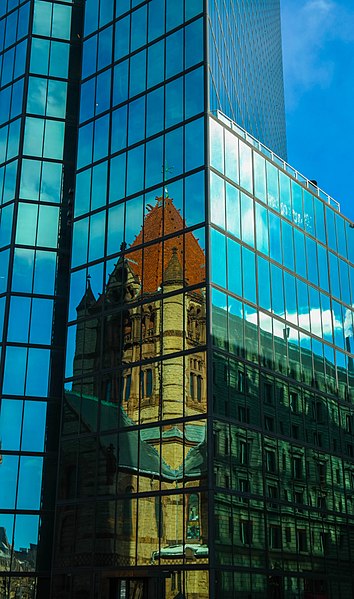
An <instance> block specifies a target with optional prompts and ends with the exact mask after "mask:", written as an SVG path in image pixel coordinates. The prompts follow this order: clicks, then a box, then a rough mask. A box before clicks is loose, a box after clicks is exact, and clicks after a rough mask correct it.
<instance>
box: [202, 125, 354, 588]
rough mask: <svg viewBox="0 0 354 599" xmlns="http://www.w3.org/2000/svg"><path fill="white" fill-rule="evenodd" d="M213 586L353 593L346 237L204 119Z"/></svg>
mask: <svg viewBox="0 0 354 599" xmlns="http://www.w3.org/2000/svg"><path fill="white" fill-rule="evenodd" d="M210 166H211V168H210V218H211V222H212V226H211V229H210V239H211V281H212V344H213V362H214V369H213V403H214V408H213V410H214V411H213V419H214V425H213V433H214V454H213V458H212V459H213V464H214V484H215V495H214V501H215V530H214V535H215V560H216V568H217V577H216V585H217V586H216V587H215V588H216V589H217V590H216V591H215V596H219V593H220V594H222V596H223V597H228V598H229V597H230V598H232V597H235V598H236V597H245V598H246V597H249V596H252V597H270V598H284V599H288V598H289V599H290V598H292V597H324V598H329V597H342V598H349V597H351V596H352V592H353V579H352V572H353V556H352V547H353V538H354V512H353V506H354V504H353V473H354V452H353V447H354V446H353V441H354V437H353V425H352V423H353V415H354V411H353V400H354V396H353V389H354V387H353V383H354V369H353V352H354V349H353V305H354V267H353V264H354V243H353V238H352V236H353V231H352V229H351V228H350V223H349V221H348V220H346V219H345V218H344V217H343V216H341V215H340V214H339V212H337V211H335V210H334V209H333V208H332V207H330V206H329V205H328V204H326V203H325V202H324V201H322V199H320V198H319V196H318V194H316V189H315V188H313V187H312V189H309V188H306V187H305V186H304V185H301V184H300V183H299V182H298V181H297V180H296V179H295V178H293V177H291V176H290V175H289V174H287V173H286V172H285V171H283V170H282V169H281V168H279V167H278V166H277V165H276V164H273V163H272V162H271V161H270V160H268V159H267V158H266V157H265V156H264V155H262V154H261V153H260V152H258V150H256V149H254V148H253V147H252V146H251V145H250V144H248V143H247V142H246V141H245V140H244V139H242V138H240V137H239V136H238V135H236V133H235V132H233V131H232V130H231V129H229V128H228V127H226V126H224V125H223V124H221V123H220V122H218V121H217V120H214V119H212V118H211V120H210Z"/></svg>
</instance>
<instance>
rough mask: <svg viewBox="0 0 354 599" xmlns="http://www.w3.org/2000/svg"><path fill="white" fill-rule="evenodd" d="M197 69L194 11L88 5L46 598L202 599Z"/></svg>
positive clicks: (165, 5) (200, 98) (201, 186)
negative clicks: (57, 471)
mask: <svg viewBox="0 0 354 599" xmlns="http://www.w3.org/2000/svg"><path fill="white" fill-rule="evenodd" d="M203 62H204V18H203V2H202V1H200V0H195V1H192V2H191V1H189V0H188V1H187V0H186V1H185V2H183V1H179V2H176V1H175V0H173V1H171V0H151V1H150V2H141V1H137V0H132V1H131V0H125V1H122V0H121V1H119V2H109V1H108V0H104V1H103V0H101V2H98V0H93V1H90V0H88V1H87V2H86V6H85V26H84V38H83V61H82V85H81V103H80V126H79V142H78V157H77V174H76V189H75V201H74V222H73V246H72V263H71V283H70V306H69V327H68V342H67V360H66V383H65V399H64V408H63V428H62V436H61V448H60V465H61V466H60V474H59V489H58V493H59V495H58V508H57V532H56V541H55V547H56V553H55V572H54V578H53V588H52V595H53V597H58V598H59V597H60V598H64V597H65V598H68V599H69V598H71V599H74V598H75V599H76V598H77V599H79V597H83V596H85V597H97V598H98V597H100V598H102V599H103V598H107V599H109V598H111V597H120V598H122V599H123V598H125V597H141V598H143V597H147V596H149V597H150V596H151V597H152V596H153V597H155V596H158V595H160V594H161V596H162V597H166V598H170V597H171V598H172V597H176V596H183V597H186V598H187V597H188V598H192V597H195V596H198V597H205V598H206V597H208V596H209V583H208V571H207V568H208V560H209V549H208V517H207V493H206V489H207V483H206V474H207V472H206V460H207V450H206V412H207V410H206V384H207V364H206V291H205V277H206V255H205V227H204V221H205V191H204V190H205V178H206V174H205V173H206V171H205V168H204V164H205V158H204V153H205V151H204V150H205V148H204V144H205V142H204V139H205V135H204V130H205V116H204V64H203ZM93 567H94V570H93Z"/></svg>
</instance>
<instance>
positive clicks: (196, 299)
mask: <svg viewBox="0 0 354 599" xmlns="http://www.w3.org/2000/svg"><path fill="white" fill-rule="evenodd" d="M204 291H205V290H204V289H203V288H202V289H196V290H193V291H190V292H184V293H175V294H174V295H170V296H167V297H164V298H163V299H162V297H161V296H160V297H159V296H157V297H156V299H155V300H154V299H153V298H152V300H151V303H148V304H144V305H143V306H142V307H140V306H139V305H135V306H134V305H133V306H132V307H131V308H130V309H129V310H128V305H125V311H124V310H123V311H122V306H121V310H120V311H114V312H113V311H112V312H107V313H106V314H102V306H101V305H100V301H101V300H100V299H98V300H97V302H98V304H99V305H98V306H96V305H95V304H96V301H94V300H93V297H92V292H90V291H89V297H91V298H92V301H91V302H86V303H85V300H84V301H81V302H80V305H79V306H78V309H77V313H78V317H79V322H78V324H77V325H74V326H71V327H70V328H69V330H68V342H67V366H66V377H70V378H71V377H72V376H78V375H82V374H85V373H91V372H95V371H97V370H98V369H100V368H101V367H105V368H112V367H113V368H116V367H117V366H119V364H120V363H121V361H123V362H128V363H133V362H137V361H140V360H142V359H151V358H154V357H160V356H164V355H167V354H172V353H176V352H180V351H183V350H185V349H193V348H197V347H200V346H202V345H204V344H205V342H206V330H205V321H206V318H205V293H204ZM108 293H109V294H110V290H108ZM108 300H109V297H108ZM83 316H85V317H86V318H85V320H83ZM149 318H150V320H149ZM146 327H148V330H146ZM172 327H173V328H172ZM112 339H115V342H114V344H113V345H112ZM142 344H143V347H141V346H142Z"/></svg>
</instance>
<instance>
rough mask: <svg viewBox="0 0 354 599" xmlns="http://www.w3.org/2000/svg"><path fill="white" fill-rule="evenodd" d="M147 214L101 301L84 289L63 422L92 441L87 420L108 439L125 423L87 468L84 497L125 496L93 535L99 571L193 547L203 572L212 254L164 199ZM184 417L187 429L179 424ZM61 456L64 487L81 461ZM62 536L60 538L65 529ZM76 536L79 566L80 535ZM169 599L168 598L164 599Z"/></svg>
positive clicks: (199, 586)
mask: <svg viewBox="0 0 354 599" xmlns="http://www.w3.org/2000/svg"><path fill="white" fill-rule="evenodd" d="M147 209H148V213H147V214H146V216H145V219H144V222H143V226H142V228H141V230H140V232H139V233H138V235H137V236H136V237H135V239H134V241H133V243H132V245H131V246H130V247H129V248H128V247H127V245H126V244H125V243H123V244H122V245H121V248H120V249H121V254H120V256H119V258H118V260H117V262H116V264H115V265H114V268H113V270H112V272H111V273H110V275H109V276H108V281H107V284H106V288H105V291H104V293H103V294H102V295H100V296H99V297H95V295H94V293H93V291H92V289H91V284H90V279H88V280H87V284H86V290H85V294H84V296H83V297H82V299H81V301H80V302H79V304H78V306H77V318H78V325H77V331H76V345H75V354H74V359H73V374H74V382H73V385H72V389H71V391H67V392H66V397H65V414H66V418H67V420H68V421H69V420H70V418H74V419H75V417H76V418H79V414H80V418H81V422H82V423H84V424H85V425H86V427H87V428H86V431H87V432H93V430H91V429H90V418H91V414H92V412H93V411H94V409H96V408H95V406H96V405H98V404H99V405H100V417H101V428H102V426H103V424H102V423H104V426H105V428H114V427H115V426H117V425H114V424H113V423H118V428H119V429H121V430H122V432H120V433H119V434H118V438H119V440H118V443H117V442H116V441H115V439H116V436H114V435H108V436H107V437H104V436H101V437H100V443H99V457H98V470H97V474H96V475H95V473H94V469H93V468H92V464H90V465H88V467H87V469H86V470H85V468H83V471H84V470H85V473H86V476H82V478H80V477H79V486H80V485H82V489H80V488H79V489H78V493H79V494H80V495H81V494H82V493H83V494H86V493H87V492H89V491H88V489H89V488H90V487H92V485H93V484H97V485H98V488H99V493H101V494H102V493H103V494H107V495H109V494H112V493H113V494H115V493H117V494H118V498H117V499H116V500H114V501H110V502H108V501H107V502H104V505H105V506H106V508H105V509H104V510H102V506H103V503H102V504H101V507H100V513H99V514H98V515H97V516H96V517H97V518H98V521H99V527H100V528H101V532H102V534H101V538H100V537H97V533H96V546H97V552H96V553H95V558H94V560H95V563H96V564H100V565H102V566H105V565H106V564H108V562H109V563H114V564H115V565H116V566H118V567H129V566H133V565H134V563H135V561H134V560H135V552H136V547H137V546H138V547H139V558H140V562H141V565H146V566H149V565H150V566H151V565H156V564H158V563H161V564H163V563H166V565H167V564H169V563H170V562H171V559H172V560H173V562H174V563H177V564H178V563H183V560H184V555H185V551H186V546H187V544H188V547H189V549H188V551H189V558H188V559H189V560H190V563H191V564H193V563H194V564H199V565H200V564H206V563H208V547H207V505H206V497H205V496H204V493H198V492H196V487H197V488H198V487H199V486H200V485H202V484H203V485H205V482H203V480H204V481H205V478H206V434H205V431H206V427H205V419H203V420H200V416H203V415H204V414H206V410H207V401H206V354H205V351H200V349H199V348H201V346H203V345H205V343H206V316H205V291H204V289H203V288H202V289H201V288H200V282H201V281H204V280H205V254H204V251H203V249H202V247H201V245H200V242H199V240H198V239H197V238H196V237H195V235H194V234H193V233H192V232H187V233H184V232H183V231H182V229H183V228H185V223H184V221H183V219H182V217H181V215H180V213H179V211H178V210H177V209H176V207H175V205H174V202H173V199H172V198H170V197H165V198H160V197H158V198H156V202H155V204H154V205H151V204H149V205H148V206H147ZM179 231H181V233H180V234H178V232H179ZM158 239H160V241H158V242H157V243H156V240H158ZM142 244H144V247H142ZM186 286H188V289H189V290H188V291H186V290H185V289H186ZM170 356H171V357H170ZM95 372H96V373H99V375H98V376H93V374H92V373H95ZM82 375H84V376H83V378H82ZM79 406H80V407H79ZM75 414H76V416H75ZM184 417H189V418H192V420H189V421H188V422H187V423H186V422H184V423H181V419H182V418H184ZM193 418H195V420H193ZM110 422H111V423H112V424H110ZM136 425H143V427H142V428H141V429H140V430H137V429H136V428H134V427H135V426H136ZM93 443H94V441H93ZM65 457H66V458H67V463H65V462H66V460H65ZM65 457H64V460H63V464H62V475H61V477H60V478H61V484H63V485H64V486H65V484H66V482H67V481H68V480H70V476H68V475H65V472H67V473H68V472H70V469H72V468H73V459H74V453H73V454H71V453H70V452H69V453H68V454H67V455H66V456H65ZM95 477H96V481H95V480H94V478H95ZM188 486H190V487H191V488H193V491H191V492H190V494H188V488H186V487H188ZM179 489H180V490H181V491H184V493H185V495H184V496H182V495H181V494H177V495H176V494H172V495H169V494H165V495H163V496H161V497H159V496H158V495H152V496H151V497H148V496H145V497H143V498H141V497H138V499H139V501H137V499H136V498H135V494H136V493H137V492H138V493H141V492H142V493H145V494H151V493H153V494H154V493H156V491H159V490H163V491H165V492H168V491H172V492H173V493H176V491H178V490H179ZM63 495H64V496H66V492H65V491H64V492H63ZM119 497H120V498H119ZM125 497H126V498H125ZM87 517H88V513H86V514H85V517H84V518H83V519H82V526H83V527H84V522H85V520H87ZM68 522H71V520H70V519H68ZM80 526H81V525H80ZM59 528H60V526H59ZM60 535H61V538H63V539H65V535H66V533H65V522H63V523H62V527H61V532H60ZM77 535H78V537H79V538H80V537H81V538H82V542H81V543H80V542H79V543H77V546H80V547H81V549H80V553H81V555H84V554H85V553H86V552H87V551H86V550H85V542H84V541H83V539H84V537H85V530H84V528H83V529H82V531H81V530H80V528H79V529H78V530H77ZM98 551H99V552H98ZM65 552H66V550H64V553H65ZM109 556H110V557H109ZM74 559H81V558H80V556H77V555H75V558H74ZM191 576H192V578H193V583H192V582H191V583H190V584H191V585H192V586H195V588H196V592H197V590H198V592H199V593H200V597H207V596H208V590H207V582H206V578H205V573H203V574H201V575H200V576H199V575H196V574H191ZM204 579H205V580H204ZM171 585H172V586H173V584H172V582H171ZM203 589H205V593H204V590H203ZM174 596H175V593H174V592H172V587H171V594H168V593H167V594H166V598H169V597H171V598H172V597H174Z"/></svg>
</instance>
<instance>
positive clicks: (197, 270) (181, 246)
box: [126, 198, 205, 293]
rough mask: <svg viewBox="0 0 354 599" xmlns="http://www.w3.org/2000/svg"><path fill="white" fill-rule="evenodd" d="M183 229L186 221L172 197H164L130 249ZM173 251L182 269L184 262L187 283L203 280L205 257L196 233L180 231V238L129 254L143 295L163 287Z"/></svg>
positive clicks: (191, 283) (151, 211)
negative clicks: (175, 252) (140, 281)
mask: <svg viewBox="0 0 354 599" xmlns="http://www.w3.org/2000/svg"><path fill="white" fill-rule="evenodd" d="M184 227H185V223H184V221H183V218H182V216H181V215H180V213H179V211H178V210H177V209H176V207H175V206H174V204H173V200H172V198H165V200H164V202H162V199H161V198H158V199H157V202H156V204H155V206H154V207H153V208H152V209H151V210H150V212H149V213H148V214H147V215H146V217H145V219H144V224H143V227H142V229H141V231H140V233H139V235H138V236H137V237H136V238H135V240H134V242H133V244H132V246H131V247H132V248H133V247H136V246H138V245H141V244H142V243H143V242H144V243H146V242H149V241H153V240H155V239H158V238H161V236H162V234H164V235H170V234H171V233H175V232H177V231H181V230H182V229H183V228H184ZM174 248H176V250H177V258H178V260H179V262H180V264H181V266H183V262H185V267H184V268H185V270H184V280H185V282H186V283H187V284H188V285H194V284H197V283H200V282H201V281H203V280H204V278H205V254H204V252H203V250H202V248H201V247H200V245H199V243H198V240H197V239H196V237H195V236H194V235H193V233H191V232H189V233H186V234H184V235H183V233H182V231H181V234H180V235H176V236H175V237H172V238H170V239H167V240H165V241H164V242H162V241H158V242H157V243H154V244H152V245H149V246H147V247H144V250H143V251H141V250H136V251H134V252H129V254H127V255H126V257H127V259H128V260H129V264H130V266H131V268H132V270H133V271H134V272H135V273H136V274H137V275H138V276H139V278H140V280H142V279H143V292H144V293H146V292H148V293H151V292H154V291H156V290H157V289H158V288H159V287H160V286H161V283H162V279H163V272H164V271H165V270H166V268H167V266H168V264H169V262H170V260H171V257H172V254H173V249H174ZM184 256H185V261H184V260H183V257H184ZM143 263H144V273H143Z"/></svg>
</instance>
